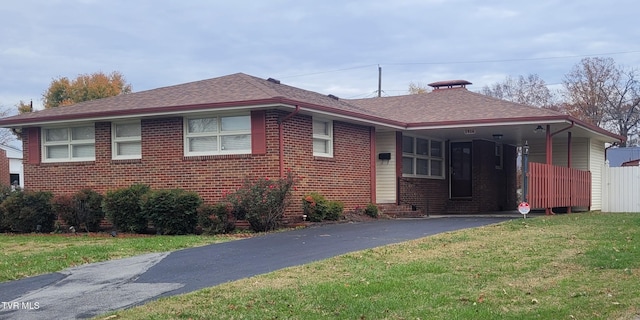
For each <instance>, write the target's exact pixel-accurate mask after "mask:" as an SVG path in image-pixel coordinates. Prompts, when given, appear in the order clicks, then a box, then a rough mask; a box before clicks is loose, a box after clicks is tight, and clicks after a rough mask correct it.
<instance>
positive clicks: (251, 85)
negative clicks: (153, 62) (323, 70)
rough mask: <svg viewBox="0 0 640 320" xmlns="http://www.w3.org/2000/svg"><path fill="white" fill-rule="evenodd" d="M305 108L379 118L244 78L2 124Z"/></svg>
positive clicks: (314, 95) (107, 101)
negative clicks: (248, 108) (249, 108)
mask: <svg viewBox="0 0 640 320" xmlns="http://www.w3.org/2000/svg"><path fill="white" fill-rule="evenodd" d="M278 103H280V104H283V103H288V104H302V105H305V106H309V107H312V108H314V107H315V108H318V109H327V110H333V111H335V112H338V113H340V112H342V113H347V114H362V115H369V116H375V115H376V114H377V113H376V112H375V111H371V110H366V109H362V108H361V107H358V106H355V105H352V104H350V103H349V102H347V101H345V100H341V99H337V98H336V97H335V96H328V95H322V94H320V93H317V92H313V91H308V90H304V89H300V88H296V87H292V86H288V85H284V84H280V83H278V81H269V80H264V79H260V78H257V77H253V76H250V75H247V74H244V73H236V74H231V75H227V76H223V77H219V78H213V79H207V80H201V81H196V82H189V83H185V84H179V85H175V86H169V87H163V88H158V89H153V90H147V91H141V92H136V93H130V94H124V95H119V96H115V97H110V98H104V99H99V100H93V101H86V102H81V103H77V104H74V105H71V106H66V107H62V108H51V109H46V110H40V111H37V112H31V113H25V114H21V115H17V116H13V117H8V118H4V119H0V125H5V126H10V125H17V124H26V123H34V122H51V121H64V120H78V119H84V118H87V119H89V118H93V119H95V118H101V117H117V116H131V115H145V114H162V113H169V112H181V111H184V112H187V111H197V110H200V109H202V110H206V109H211V108H221V107H234V106H250V105H259V104H278Z"/></svg>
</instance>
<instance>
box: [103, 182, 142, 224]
mask: <svg viewBox="0 0 640 320" xmlns="http://www.w3.org/2000/svg"><path fill="white" fill-rule="evenodd" d="M149 190H150V189H149V186H147V185H144V184H134V185H132V186H130V187H128V188H122V189H118V190H114V191H109V192H107V194H106V196H105V197H104V200H103V202H102V209H103V210H104V212H105V214H106V216H107V219H108V220H109V222H111V223H112V224H113V226H114V227H115V228H116V229H117V230H119V231H123V232H136V233H142V232H144V231H146V230H147V224H148V219H147V217H146V216H145V215H144V213H143V212H142V208H141V199H142V196H143V195H145V194H146V193H148V192H149Z"/></svg>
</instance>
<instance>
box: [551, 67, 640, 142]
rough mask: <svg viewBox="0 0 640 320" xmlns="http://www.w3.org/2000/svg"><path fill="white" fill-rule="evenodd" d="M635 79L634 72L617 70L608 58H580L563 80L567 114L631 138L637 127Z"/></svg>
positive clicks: (638, 85)
mask: <svg viewBox="0 0 640 320" xmlns="http://www.w3.org/2000/svg"><path fill="white" fill-rule="evenodd" d="M637 78H638V72H637V70H635V69H631V70H625V69H623V68H621V67H618V66H617V65H616V63H615V61H614V60H613V59H612V58H599V57H596V58H584V59H582V60H581V61H580V62H579V63H578V64H576V65H575V66H574V67H573V69H572V70H571V72H569V73H568V74H567V75H565V79H564V80H563V85H564V88H565V99H566V106H567V111H568V112H569V114H571V115H573V116H575V117H577V118H580V119H583V120H585V121H589V122H591V123H593V124H595V125H597V126H600V127H603V128H606V129H610V130H614V131H615V132H616V133H618V134H619V135H621V136H625V137H628V138H631V135H633V134H634V132H637V130H638V125H639V124H640V82H639V81H638V79H637ZM624 146H626V145H624Z"/></svg>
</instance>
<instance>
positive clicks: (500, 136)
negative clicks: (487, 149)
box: [493, 133, 502, 140]
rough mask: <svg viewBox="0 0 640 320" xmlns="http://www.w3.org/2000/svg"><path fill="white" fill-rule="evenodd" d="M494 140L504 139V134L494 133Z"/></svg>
mask: <svg viewBox="0 0 640 320" xmlns="http://www.w3.org/2000/svg"><path fill="white" fill-rule="evenodd" d="M493 140H502V134H499V133H496V134H494V135H493Z"/></svg>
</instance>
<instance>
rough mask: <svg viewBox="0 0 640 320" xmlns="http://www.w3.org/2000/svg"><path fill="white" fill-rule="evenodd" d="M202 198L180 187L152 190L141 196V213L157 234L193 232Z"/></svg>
mask: <svg viewBox="0 0 640 320" xmlns="http://www.w3.org/2000/svg"><path fill="white" fill-rule="evenodd" d="M201 204H202V199H201V198H200V196H199V195H198V194H197V193H195V192H190V191H185V190H182V189H172V190H154V191H151V192H149V193H147V194H146V195H144V196H143V201H142V213H143V215H144V216H146V217H148V218H149V220H150V221H151V223H153V226H154V227H155V228H156V230H157V231H158V233H159V234H171V235H173V234H189V233H194V231H195V228H196V225H197V223H198V213H197V210H198V207H199V206H200V205H201Z"/></svg>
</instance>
